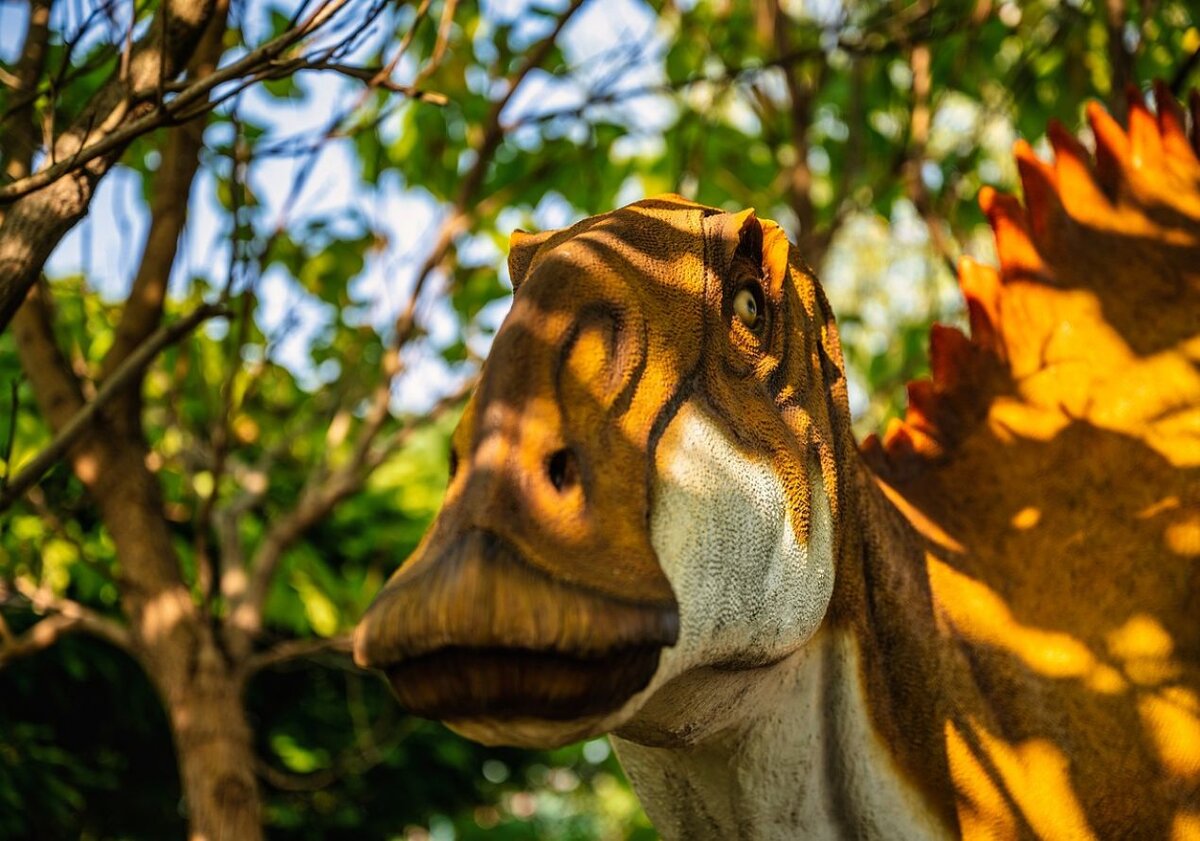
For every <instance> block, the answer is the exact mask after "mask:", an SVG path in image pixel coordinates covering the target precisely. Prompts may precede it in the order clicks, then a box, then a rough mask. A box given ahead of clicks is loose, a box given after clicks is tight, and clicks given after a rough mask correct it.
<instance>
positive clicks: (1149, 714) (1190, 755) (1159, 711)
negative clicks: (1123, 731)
mask: <svg viewBox="0 0 1200 841" xmlns="http://www.w3.org/2000/svg"><path fill="white" fill-rule="evenodd" d="M1138 712H1139V713H1140V714H1141V717H1142V723H1143V724H1144V725H1145V727H1146V732H1147V733H1149V734H1150V737H1151V739H1152V740H1153V742H1154V747H1155V749H1156V750H1157V752H1158V758H1159V760H1160V761H1161V762H1162V764H1163V767H1165V768H1166V769H1167V770H1168V771H1170V772H1171V773H1172V774H1174V775H1175V776H1177V777H1181V778H1183V779H1189V778H1193V777H1195V776H1196V775H1197V774H1200V698H1197V697H1196V693H1195V692H1192V691H1191V690H1190V689H1185V688H1184V687H1182V686H1170V687H1167V688H1165V689H1161V690H1158V691H1156V692H1152V693H1148V694H1146V695H1143V696H1142V697H1141V698H1139V699H1138Z"/></svg>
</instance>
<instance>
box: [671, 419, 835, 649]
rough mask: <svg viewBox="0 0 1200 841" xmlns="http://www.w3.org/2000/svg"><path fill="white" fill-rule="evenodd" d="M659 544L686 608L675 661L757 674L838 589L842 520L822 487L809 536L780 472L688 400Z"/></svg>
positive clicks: (677, 422)
mask: <svg viewBox="0 0 1200 841" xmlns="http://www.w3.org/2000/svg"><path fill="white" fill-rule="evenodd" d="M656 466H657V483H656V487H655V492H654V498H653V508H652V512H651V540H652V542H653V544H654V548H655V551H656V553H657V555H658V558H659V563H660V565H661V566H662V568H663V571H664V573H665V574H666V576H667V578H668V580H669V581H670V582H671V586H672V589H673V590H674V591H675V594H676V597H677V599H678V602H679V610H680V639H679V643H678V645H677V646H676V649H674V650H671V651H668V652H667V653H666V654H665V656H664V663H663V666H664V667H666V668H670V669H672V670H675V671H683V670H686V669H688V668H691V667H695V666H699V665H718V666H723V667H729V668H743V667H746V668H748V667H754V666H759V665H763V664H766V663H770V662H774V661H776V660H778V659H780V658H782V657H784V656H786V655H787V654H789V653H791V652H792V651H795V650H796V649H797V648H798V647H799V646H801V645H802V644H803V643H804V642H805V641H807V640H808V638H809V637H811V636H812V634H813V633H814V632H815V631H816V629H817V626H818V625H819V624H820V622H821V619H822V618H823V616H824V614H825V610H826V608H827V607H828V604H829V599H830V596H831V595H832V591H833V563H832V548H831V546H832V539H831V535H832V523H831V519H832V518H831V514H830V509H829V503H828V501H827V499H826V497H825V494H824V490H823V487H822V486H821V484H820V482H819V481H817V482H814V483H813V486H812V488H811V491H810V493H809V494H808V497H809V503H810V508H809V512H808V514H809V516H808V518H807V522H808V528H807V530H806V534H804V535H799V534H798V532H797V530H796V526H795V523H796V522H797V518H796V517H794V516H792V513H793V512H792V511H791V499H792V497H793V496H794V494H791V493H789V492H788V489H787V487H786V486H785V483H784V481H782V480H781V478H780V477H779V475H778V474H777V472H776V471H775V469H774V468H773V467H772V465H771V464H770V463H769V462H768V461H766V460H756V459H754V458H752V457H750V456H748V455H747V454H746V453H744V452H741V451H739V450H738V449H737V448H736V447H734V446H733V444H732V443H731V442H730V441H729V438H728V436H727V435H726V434H725V432H724V431H723V430H722V429H721V427H720V425H719V424H718V423H717V422H715V421H714V420H712V419H711V418H709V417H708V416H707V415H705V414H704V413H703V411H701V410H700V409H698V408H697V407H696V406H695V405H694V404H691V403H689V404H685V405H684V406H683V407H682V408H681V409H680V411H679V413H678V414H677V415H676V417H675V419H674V420H673V421H672V422H671V424H670V426H669V427H668V428H667V430H666V432H665V434H664V436H663V439H662V441H661V442H660V445H659V449H658V454H657V459H656Z"/></svg>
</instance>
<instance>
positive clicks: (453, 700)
mask: <svg viewBox="0 0 1200 841" xmlns="http://www.w3.org/2000/svg"><path fill="white" fill-rule="evenodd" d="M424 548H425V551H419V552H418V555H417V556H416V557H415V558H413V559H412V560H411V561H410V562H409V563H408V564H406V565H405V566H404V567H402V568H401V570H400V572H399V573H397V575H396V576H395V577H393V579H392V580H391V581H390V582H389V583H388V584H387V585H386V586H385V587H384V589H383V590H382V591H380V593H379V595H378V596H377V597H376V600H375V603H374V604H373V605H372V606H371V608H370V609H369V610H368V611H367V613H366V615H365V616H364V617H363V620H362V622H361V623H360V624H359V628H358V632H357V634H356V637H355V660H356V661H357V662H358V664H359V665H361V666H364V667H371V668H377V669H380V670H381V671H383V672H384V674H385V675H386V676H387V678H388V681H389V683H390V684H391V686H392V688H393V690H394V691H395V694H396V695H397V697H398V698H399V700H400V702H401V703H402V704H403V705H404V706H405V707H407V708H408V709H409V710H410V711H411V712H413V713H415V714H416V715H420V716H424V717H426V718H436V719H442V720H444V721H465V720H480V719H487V720H489V721H493V722H501V721H514V720H534V719H536V720H543V721H551V722H566V721H572V720H574V721H579V720H581V719H584V718H587V717H590V716H596V715H598V714H602V713H609V712H613V711H615V710H617V709H619V708H620V707H621V706H622V705H623V704H624V703H625V702H626V701H627V700H628V699H629V698H630V697H631V696H633V695H634V694H636V693H637V692H639V691H640V690H642V689H644V688H646V686H647V685H648V684H649V683H650V680H651V678H652V677H653V676H654V673H655V671H656V669H657V668H658V663H659V655H660V653H661V652H662V650H663V648H664V647H666V646H670V645H673V644H674V643H675V641H676V639H677V637H678V634H679V611H678V608H677V607H676V606H675V605H674V604H673V603H671V604H658V603H653V602H644V601H634V600H632V599H617V598H613V597H611V596H607V595H603V594H600V593H597V592H595V591H592V590H588V589H585V588H583V587H580V586H578V585H574V584H569V583H566V582H563V581H561V580H558V579H556V578H554V577H552V576H550V575H548V574H546V573H545V572H542V571H541V570H540V569H536V568H534V567H533V566H532V565H531V564H530V563H529V562H528V561H527V560H526V559H525V558H524V556H523V555H522V554H521V552H520V551H518V550H517V549H516V548H515V547H514V546H512V545H511V544H509V543H508V542H507V541H505V540H502V539H500V538H498V537H497V536H496V535H495V534H492V533H490V532H487V531H483V530H480V529H470V530H468V531H466V532H465V533H462V534H459V535H457V536H454V537H452V538H450V539H449V540H448V541H446V543H444V544H443V545H442V546H441V547H440V548H439V549H437V550H435V551H429V547H428V546H427V547H424Z"/></svg>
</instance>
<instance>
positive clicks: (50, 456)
mask: <svg viewBox="0 0 1200 841" xmlns="http://www.w3.org/2000/svg"><path fill="white" fill-rule="evenodd" d="M224 315H228V310H227V309H225V307H224V305H221V304H204V305H203V306H200V307H197V308H196V309H195V310H193V311H192V312H191V313H189V314H188V315H186V316H185V317H183V318H182V319H180V320H179V321H177V322H175V323H174V324H170V325H167V326H165V327H160V328H159V329H158V330H156V331H155V332H154V333H153V334H152V335H151V336H150V337H149V338H148V339H146V341H145V342H143V343H142V344H141V345H140V346H139V347H138V348H137V350H135V351H134V352H133V353H132V354H130V355H129V356H128V357H127V358H126V359H125V361H124V362H122V363H121V365H120V366H119V367H118V368H117V370H116V371H114V372H113V374H112V376H111V377H109V378H108V379H107V380H105V382H104V385H102V386H101V387H100V390H99V391H97V392H96V396H95V397H94V398H93V399H92V400H90V401H88V402H87V403H85V404H83V405H82V406H81V407H80V408H79V409H78V411H76V412H75V414H74V416H73V417H71V418H70V420H69V421H67V422H66V423H65V424H63V425H62V426H61V427H60V428H59V430H58V433H57V434H56V435H55V436H54V440H53V441H51V442H50V444H49V445H47V446H46V448H45V449H44V450H42V451H41V452H40V453H38V454H37V456H35V457H34V459H33V460H32V461H31V462H29V464H27V465H26V466H25V468H24V469H23V470H22V471H21V472H20V473H19V474H18V475H17V476H16V478H14V479H13V481H12V482H11V483H10V484H9V486H8V487H7V488H5V490H4V492H3V494H0V511H4V510H5V509H7V508H9V507H10V506H11V505H12V504H13V503H14V502H16V501H17V500H18V499H20V498H21V496H22V495H23V494H24V493H25V491H27V490H28V489H29V488H30V487H32V486H33V485H34V484H36V483H37V482H38V480H40V479H41V478H42V475H43V474H44V473H45V472H46V471H47V470H49V469H50V468H51V467H52V466H53V465H54V464H55V463H56V462H57V461H58V460H59V459H60V458H62V457H63V456H64V455H65V454H66V453H67V451H68V450H69V449H70V448H71V446H72V445H73V444H74V443H75V442H76V441H77V440H79V438H80V436H81V435H83V434H84V433H85V432H86V431H88V429H89V427H90V426H91V423H92V421H93V419H94V418H95V417H96V415H97V413H98V412H99V411H100V410H101V409H103V408H104V406H105V404H107V403H108V402H109V401H110V400H112V399H113V397H114V396H115V395H117V394H119V393H120V392H121V390H122V389H124V388H125V387H126V386H128V385H129V384H130V383H131V382H133V381H135V380H136V379H137V378H138V377H140V376H141V373H142V371H143V370H144V369H145V367H146V366H147V365H149V364H150V362H151V361H152V360H153V359H154V357H155V356H157V355H158V354H159V353H160V352H161V351H162V350H163V349H164V348H166V347H168V346H169V345H172V344H174V343H175V342H178V341H179V340H180V339H182V338H183V337H184V336H186V335H187V334H188V333H190V332H191V331H192V330H194V329H195V328H196V327H197V326H199V325H200V324H201V323H202V322H204V321H206V320H208V319H210V318H216V317H218V316H224Z"/></svg>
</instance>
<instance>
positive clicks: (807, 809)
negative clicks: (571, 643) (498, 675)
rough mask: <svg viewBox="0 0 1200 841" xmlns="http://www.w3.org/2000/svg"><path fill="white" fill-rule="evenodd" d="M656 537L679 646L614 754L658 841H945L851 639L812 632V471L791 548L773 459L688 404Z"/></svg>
mask: <svg viewBox="0 0 1200 841" xmlns="http://www.w3.org/2000/svg"><path fill="white" fill-rule="evenodd" d="M658 476H659V481H658V485H657V486H656V488H655V493H654V498H653V510H652V513H651V536H652V540H653V543H654V548H655V551H656V552H657V553H658V558H659V563H660V564H661V565H662V567H663V571H664V572H665V573H666V575H667V578H668V579H669V580H670V582H671V586H672V588H673V589H674V591H675V596H676V599H677V600H678V602H679V613H680V637H679V642H678V643H677V644H676V645H675V646H674V647H673V648H671V649H668V650H667V651H665V652H664V653H663V657H662V661H661V664H660V666H659V670H658V672H657V673H656V674H655V677H654V680H653V681H652V683H651V686H650V687H648V689H647V691H646V693H645V694H644V695H643V696H642V697H643V698H646V699H647V700H645V702H644V704H640V703H639V707H640V708H639V709H638V711H637V712H636V713H635V714H634V716H633V717H632V719H630V720H629V721H628V722H626V723H625V724H624V726H622V727H621V728H620V729H619V730H617V736H615V737H614V739H613V741H614V743H615V744H616V746H617V750H618V754H619V756H620V758H621V761H622V764H623V765H624V766H625V768H626V770H627V771H628V772H629V776H630V779H631V780H632V782H633V785H634V788H635V790H636V791H637V793H638V795H639V797H640V798H641V800H642V804H643V805H644V807H645V809H646V812H647V814H648V815H649V816H650V818H651V820H652V821H653V822H654V824H655V827H656V828H657V829H658V830H659V832H660V833H661V834H662V835H663V836H664V837H665V838H680V839H695V838H753V839H780V841H783V839H787V841H792V839H798V838H806V837H810V836H811V837H820V838H833V837H850V836H854V835H858V836H859V837H863V836H862V835H861V833H862V832H863V828H867V837H877V838H927V837H937V836H939V835H943V834H945V833H944V831H943V830H942V829H941V827H940V824H939V823H938V821H937V820H936V819H935V818H934V817H933V816H932V815H931V814H930V813H928V811H927V810H926V808H925V807H924V805H923V804H922V802H921V799H920V797H919V796H918V795H917V794H916V792H915V791H913V790H911V789H910V787H909V786H908V785H907V784H906V783H905V782H904V780H903V778H902V777H901V775H900V772H899V769H898V768H896V767H895V764H894V762H893V761H892V759H891V757H890V754H889V753H888V751H887V750H886V748H885V747H884V746H883V745H882V744H881V743H880V742H879V739H878V737H877V736H876V735H875V733H874V731H873V729H872V728H871V726H870V723H869V719H868V714H867V708H866V703H865V699H864V698H863V692H862V687H861V681H860V679H859V668H858V654H857V649H856V646H855V644H854V641H853V639H852V638H850V637H849V636H848V635H846V634H843V633H837V634H835V633H832V632H830V631H828V630H823V631H818V629H819V628H820V626H821V622H822V620H823V619H824V616H825V611H826V609H827V608H828V605H829V600H830V598H831V597H832V593H833V577H834V569H833V523H832V513H831V511H830V506H829V501H828V497H827V495H826V493H825V488H824V486H823V484H822V480H821V474H820V471H819V470H817V469H815V468H814V469H812V470H810V472H809V476H810V480H809V481H810V489H809V490H810V497H809V498H810V505H811V510H810V512H809V513H810V516H809V518H808V522H809V529H808V533H807V534H805V535H797V534H796V532H795V528H794V526H793V523H794V518H793V517H792V516H791V515H790V514H791V512H790V510H789V501H788V496H787V494H786V492H785V488H784V486H783V483H782V481H781V480H780V478H779V476H778V475H777V474H776V472H775V470H774V469H773V467H772V465H771V464H770V462H769V461H767V460H765V459H763V460H756V459H755V458H754V457H753V456H752V455H749V454H747V453H745V452H742V451H739V450H738V449H737V448H736V447H735V446H734V445H733V444H732V442H730V441H729V439H728V437H727V435H726V434H725V432H724V431H723V430H722V429H721V428H720V426H719V425H717V424H716V423H715V422H714V421H712V420H711V419H710V418H709V417H708V416H707V415H706V414H705V413H704V411H703V410H702V409H700V408H698V407H696V406H694V405H692V404H690V403H689V404H685V405H684V406H683V407H682V408H681V409H680V411H679V413H678V414H677V415H676V417H675V418H674V420H672V422H671V424H670V426H668V428H667V430H666V433H665V434H664V436H663V439H662V442H661V443H660V445H659V455H658Z"/></svg>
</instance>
